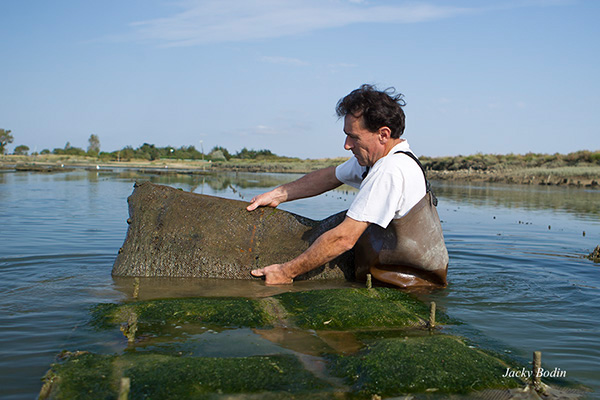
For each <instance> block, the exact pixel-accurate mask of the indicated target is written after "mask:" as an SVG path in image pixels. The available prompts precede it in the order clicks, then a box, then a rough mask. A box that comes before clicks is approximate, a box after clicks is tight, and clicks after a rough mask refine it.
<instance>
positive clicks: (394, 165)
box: [335, 140, 426, 228]
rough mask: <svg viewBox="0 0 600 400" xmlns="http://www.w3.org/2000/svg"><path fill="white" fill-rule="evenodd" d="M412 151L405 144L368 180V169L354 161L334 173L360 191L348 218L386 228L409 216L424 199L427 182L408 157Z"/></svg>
mask: <svg viewBox="0 0 600 400" xmlns="http://www.w3.org/2000/svg"><path fill="white" fill-rule="evenodd" d="M399 150H401V151H410V148H409V146H408V142H407V141H406V140H403V141H402V142H400V143H398V144H397V145H396V146H394V147H393V148H392V150H391V151H390V152H389V153H388V154H387V155H386V156H385V157H382V158H381V159H379V160H378V161H377V162H376V163H375V165H373V166H372V167H371V169H370V170H369V173H368V175H367V177H366V178H365V179H364V180H363V178H362V175H363V173H364V172H365V170H366V167H362V166H360V164H358V160H357V159H356V157H352V158H351V159H349V160H348V161H346V162H345V163H343V164H340V165H338V166H337V168H336V169H335V176H336V178H337V179H338V180H340V181H341V182H343V183H345V184H348V185H350V186H353V187H355V188H357V189H360V190H359V192H358V194H357V195H356V198H355V199H354V201H353V202H352V204H351V205H350V208H349V209H348V212H347V213H346V215H347V216H348V217H350V218H352V219H353V220H356V221H362V222H370V223H373V224H377V225H379V226H381V227H382V228H387V226H388V225H389V223H390V222H391V221H392V219H395V218H401V217H403V216H404V215H406V214H407V213H408V212H409V211H410V209H411V208H413V206H414V205H415V204H417V203H418V202H419V200H421V199H422V198H423V196H425V193H426V189H425V178H424V176H423V171H421V168H420V167H419V165H418V164H417V163H416V162H415V160H413V159H412V158H410V157H409V156H407V155H406V154H402V153H398V154H394V153H395V152H397V151H399Z"/></svg>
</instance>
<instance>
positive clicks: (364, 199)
mask: <svg viewBox="0 0 600 400" xmlns="http://www.w3.org/2000/svg"><path fill="white" fill-rule="evenodd" d="M403 187H404V179H403V177H402V176H398V175H394V174H392V173H389V172H383V173H379V174H373V175H368V176H367V177H366V178H365V179H364V181H363V184H362V186H361V188H360V191H359V192H358V194H357V195H356V198H355V199H354V201H353V202H352V204H351V205H350V208H349V209H348V212H347V213H346V215H347V216H348V217H350V218H352V219H354V220H356V221H362V222H370V223H373V224H377V225H379V226H381V227H382V228H384V229H385V228H387V226H388V225H389V223H390V222H391V221H392V219H393V218H394V216H395V214H396V208H397V207H398V204H399V202H400V200H401V198H402V193H403Z"/></svg>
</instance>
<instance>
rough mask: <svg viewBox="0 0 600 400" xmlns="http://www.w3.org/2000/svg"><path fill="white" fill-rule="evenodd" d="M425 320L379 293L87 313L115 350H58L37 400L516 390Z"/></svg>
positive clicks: (400, 300) (171, 303)
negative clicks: (109, 337) (108, 334)
mask: <svg viewBox="0 0 600 400" xmlns="http://www.w3.org/2000/svg"><path fill="white" fill-rule="evenodd" d="M429 314H430V307H429V306H428V305H425V304H424V303H421V302H419V301H417V300H415V299H414V298H413V297H412V296H411V295H409V294H406V293H403V292H400V291H397V290H393V289H387V288H376V289H364V288H340V289H323V290H311V291H304V292H286V293H281V294H277V295H274V296H270V297H264V298H252V299H250V298H240V297H227V298H215V297H200V298H180V299H157V300H145V301H138V300H136V301H131V302H125V303H119V304H99V305H97V306H96V307H94V308H93V309H92V312H91V318H90V328H92V329H95V330H99V331H100V330H101V331H105V332H104V333H103V334H106V330H108V332H113V334H114V337H115V340H116V341H119V340H120V341H121V346H122V351H119V352H117V353H113V354H97V353H96V354H94V353H88V352H86V351H73V352H64V353H62V354H61V355H60V357H59V359H58V360H57V362H56V363H55V364H53V365H52V366H51V368H50V370H49V371H48V373H47V374H46V376H45V378H44V379H45V383H44V386H43V388H42V390H41V393H40V399H48V398H51V399H74V398H77V399H86V398H89V399H100V398H102V399H111V398H115V399H116V398H129V399H150V398H151V399H204V398H209V399H212V398H244V399H247V398H250V399H280V398H282V399H288V398H294V399H329V398H332V399H333V398H335V399H338V398H366V399H371V398H377V396H379V397H382V398H385V397H394V396H401V395H406V394H410V395H412V396H413V397H416V398H419V397H428V398H431V397H432V396H433V397H436V396H438V397H440V398H445V396H448V395H450V394H460V395H464V394H467V395H468V394H473V393H475V394H477V395H482V394H483V395H485V394H486V393H487V394H488V395H489V396H492V397H494V396H495V398H510V393H514V392H511V390H513V391H514V390H518V389H514V388H522V387H524V386H525V385H526V384H527V383H528V382H525V381H522V380H519V379H516V378H510V377H505V376H504V375H505V373H506V371H507V369H514V370H520V369H521V368H524V366H523V365H522V364H519V363H517V362H515V361H514V360H509V359H506V358H505V357H504V356H499V355H497V354H494V353H492V352H489V351H485V350H483V349H480V348H477V347H475V346H473V345H472V344H469V345H468V344H466V343H465V340H464V339H462V338H459V337H456V336H452V335H448V334H444V333H442V332H441V331H442V330H443V329H442V330H440V329H430V328H429V327H428V322H427V321H428V320H429V318H430V315H429ZM436 321H437V322H436V326H440V325H444V324H448V323H450V321H449V319H448V318H447V317H446V316H445V315H444V314H443V313H441V312H439V311H438V312H437V318H436ZM119 328H120V329H119ZM119 330H121V331H122V332H123V333H124V334H125V335H123V334H121V333H120V332H119ZM119 338H120V339H119ZM78 350H84V349H78ZM507 394H508V397H506V396H504V397H502V396H503V395H507Z"/></svg>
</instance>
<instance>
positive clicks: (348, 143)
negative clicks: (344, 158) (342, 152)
mask: <svg viewBox="0 0 600 400" xmlns="http://www.w3.org/2000/svg"><path fill="white" fill-rule="evenodd" d="M352 145H353V143H352V140H351V139H350V138H349V137H348V136H346V140H345V141H344V149H346V150H352Z"/></svg>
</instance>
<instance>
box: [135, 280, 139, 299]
mask: <svg viewBox="0 0 600 400" xmlns="http://www.w3.org/2000/svg"><path fill="white" fill-rule="evenodd" d="M139 295H140V278H135V279H134V280H133V298H134V299H137V298H138V296H139Z"/></svg>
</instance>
